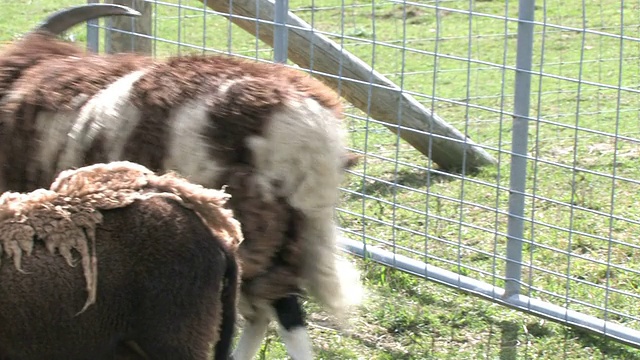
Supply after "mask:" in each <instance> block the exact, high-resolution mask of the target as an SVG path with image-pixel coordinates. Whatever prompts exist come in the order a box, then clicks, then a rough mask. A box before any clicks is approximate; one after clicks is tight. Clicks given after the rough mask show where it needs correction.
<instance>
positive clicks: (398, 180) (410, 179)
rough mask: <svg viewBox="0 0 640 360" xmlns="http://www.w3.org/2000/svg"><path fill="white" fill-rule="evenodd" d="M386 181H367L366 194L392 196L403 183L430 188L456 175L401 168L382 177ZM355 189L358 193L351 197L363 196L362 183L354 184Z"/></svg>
mask: <svg viewBox="0 0 640 360" xmlns="http://www.w3.org/2000/svg"><path fill="white" fill-rule="evenodd" d="M380 178H382V179H383V180H384V181H367V183H366V184H365V186H364V195H368V196H374V197H384V196H391V195H392V194H393V189H394V187H395V186H396V185H402V186H403V187H408V188H413V189H425V190H426V189H428V188H429V187H430V186H431V185H432V184H441V183H446V182H452V181H454V180H456V178H455V177H453V176H450V175H447V174H442V173H436V172H430V171H417V170H413V171H411V170H404V169H403V170H399V171H398V173H397V175H396V176H394V175H393V174H388V175H386V176H382V177H380ZM353 190H355V191H358V193H352V194H350V195H349V198H350V199H359V198H360V197H362V195H363V194H362V193H360V191H362V187H361V186H360V185H358V186H354V187H353Z"/></svg>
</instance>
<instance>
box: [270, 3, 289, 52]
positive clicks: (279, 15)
mask: <svg viewBox="0 0 640 360" xmlns="http://www.w3.org/2000/svg"><path fill="white" fill-rule="evenodd" d="M288 13H289V0H276V8H275V13H274V16H273V22H274V28H273V61H275V62H278V63H283V64H284V63H286V62H287V58H288V56H289V55H288V42H289V36H288V34H289V33H288V32H289V30H288V29H287V17H288Z"/></svg>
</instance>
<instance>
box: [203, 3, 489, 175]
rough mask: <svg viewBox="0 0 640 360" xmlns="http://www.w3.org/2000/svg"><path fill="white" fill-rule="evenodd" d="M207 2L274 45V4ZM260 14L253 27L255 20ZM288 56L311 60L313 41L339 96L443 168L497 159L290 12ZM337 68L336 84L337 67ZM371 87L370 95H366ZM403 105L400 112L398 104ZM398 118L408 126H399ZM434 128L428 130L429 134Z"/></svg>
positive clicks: (319, 67)
mask: <svg viewBox="0 0 640 360" xmlns="http://www.w3.org/2000/svg"><path fill="white" fill-rule="evenodd" d="M200 1H202V2H205V3H206V5H207V6H208V7H210V8H211V9H213V10H215V11H218V12H220V13H223V14H228V12H229V9H230V8H231V9H232V11H233V15H240V16H243V17H248V18H252V19H244V18H239V17H235V16H234V17H231V21H232V22H233V23H234V24H236V25H238V26H239V27H241V28H242V29H244V30H245V31H247V32H249V33H250V34H258V37H259V38H260V40H262V41H264V42H265V43H267V44H269V45H271V46H273V31H274V29H273V20H274V13H275V11H274V10H275V5H274V2H273V1H270V0H233V2H232V4H231V5H232V7H230V4H229V0H200ZM253 19H260V20H264V22H260V23H259V24H260V26H259V27H258V28H257V29H256V24H258V22H257V21H255V20H253ZM287 24H288V25H290V26H291V27H290V28H289V35H288V36H289V51H288V53H289V58H290V59H291V61H293V62H294V63H296V64H298V65H299V66H301V67H304V68H309V67H310V64H311V60H312V59H311V53H310V49H311V44H313V69H314V70H316V71H318V72H322V73H327V74H331V75H334V76H322V75H319V74H317V73H314V75H315V76H319V77H321V78H322V80H323V81H324V82H325V83H326V84H328V85H329V86H331V87H332V88H333V89H336V90H337V89H338V86H339V85H340V86H341V87H342V91H341V93H342V96H344V97H345V98H346V99H347V100H348V101H349V102H351V103H352V104H353V105H355V106H356V107H358V108H359V109H361V110H362V111H364V112H368V113H369V114H370V115H371V116H372V117H373V118H375V119H377V120H379V121H382V122H384V123H386V124H388V125H385V126H387V127H388V128H389V129H390V130H391V131H393V132H394V133H396V132H399V134H400V137H402V139H404V140H405V141H407V142H408V143H409V144H411V145H412V146H413V147H414V148H416V149H417V150H418V151H420V152H421V153H422V154H424V155H425V156H428V157H430V158H431V159H432V160H433V161H434V162H435V163H436V164H438V165H439V166H440V167H441V168H442V169H444V170H449V171H460V170H461V169H462V168H463V156H464V155H465V154H466V161H465V162H464V168H465V169H466V170H471V171H473V170H476V169H478V168H480V167H482V166H486V165H495V164H496V163H497V161H496V160H495V158H493V157H492V156H491V155H490V154H489V153H487V152H486V151H485V150H484V149H482V148H480V147H479V146H477V144H476V143H474V142H473V141H472V140H471V139H469V138H466V137H465V135H464V134H463V133H461V132H460V131H458V130H457V129H456V128H454V127H453V126H451V125H450V124H448V123H447V122H446V121H444V120H443V119H442V118H440V117H439V116H438V115H436V114H433V113H431V111H429V109H427V108H425V107H424V106H423V105H422V104H420V103H419V102H418V101H417V100H416V99H415V98H414V97H412V96H410V95H408V94H406V93H403V92H402V91H401V89H400V87H398V86H397V85H396V84H394V83H393V82H392V81H391V80H389V79H387V78H386V77H384V76H383V75H382V74H380V73H378V72H377V71H375V70H374V69H372V68H371V67H370V66H369V65H368V64H367V63H365V62H364V61H362V60H361V59H359V58H358V57H356V56H355V55H353V54H351V53H349V52H348V51H346V50H344V49H340V46H339V45H338V44H337V43H335V42H334V41H331V40H330V39H329V38H327V37H326V36H323V35H321V34H318V33H316V32H314V31H312V28H311V26H310V25H309V24H308V23H306V22H305V21H303V20H302V19H300V18H299V17H297V16H295V15H294V14H292V13H291V12H289V16H288V18H287ZM340 69H342V74H341V83H340V84H339V82H338V81H339V80H340V79H339V78H338V75H339V73H338V71H339V70H340ZM369 92H371V97H370V99H371V101H369ZM400 106H402V112H401V114H400V118H399V116H398V115H399V113H398V108H399V107H400ZM398 124H400V125H402V126H403V127H406V128H409V129H415V130H418V132H416V131H411V130H400V131H398V129H397V126H398ZM432 134H433V135H432Z"/></svg>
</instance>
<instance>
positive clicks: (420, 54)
mask: <svg viewBox="0 0 640 360" xmlns="http://www.w3.org/2000/svg"><path fill="white" fill-rule="evenodd" d="M78 3H80V2H79V1H67V2H66V3H65V2H64V1H59V2H58V3H56V4H52V5H50V7H46V6H44V7H41V8H40V9H39V12H40V13H41V14H48V13H50V12H51V11H54V10H57V9H58V8H60V7H62V6H66V5H71V4H78ZM147 3H148V5H150V10H149V11H150V15H151V17H150V19H151V22H150V24H151V27H150V30H151V31H150V33H149V34H146V35H142V37H141V38H138V39H142V38H145V37H147V38H151V39H152V43H151V49H150V51H151V53H152V55H153V56H157V57H163V56H166V55H169V54H172V55H173V54H187V53H193V52H196V53H227V54H234V55H236V56H242V57H247V58H252V59H258V60H261V61H273V60H274V58H276V60H277V59H278V58H279V59H281V60H282V59H284V58H283V57H282V54H283V53H282V52H283V51H284V52H285V54H286V52H287V51H288V55H289V58H290V59H291V58H295V59H296V61H295V62H294V61H292V60H289V61H287V63H288V65H290V66H299V67H300V68H301V69H302V70H305V71H309V72H310V73H313V74H315V75H316V76H320V77H324V78H325V79H333V80H331V81H334V82H335V85H334V87H335V89H336V91H338V92H339V93H340V94H341V95H342V96H343V97H345V98H346V97H347V96H350V95H352V94H349V91H352V88H351V86H352V84H353V83H356V84H364V85H368V87H367V89H368V91H366V92H364V94H362V97H360V99H364V101H362V102H361V103H358V104H352V103H349V102H345V104H346V105H347V106H346V108H345V122H346V126H347V128H348V130H349V137H348V144H349V147H350V149H351V150H352V151H354V152H356V153H359V154H361V155H362V159H361V161H360V163H359V165H358V166H357V167H356V168H354V169H352V170H350V171H349V176H348V177H347V180H346V181H345V184H344V187H343V189H342V193H343V196H342V202H341V205H340V207H339V208H338V209H337V216H338V219H339V222H340V225H341V228H342V232H343V235H344V237H345V239H344V241H343V245H344V247H345V249H347V250H348V251H351V252H354V253H356V254H359V255H365V254H368V256H371V257H372V258H373V259H374V260H377V261H380V262H382V263H384V264H386V265H389V266H392V267H396V268H399V269H402V270H404V271H408V272H410V273H412V274H415V275H418V276H422V277H425V278H427V279H430V280H435V281H437V282H441V283H444V284H446V285H449V286H452V287H455V288H459V289H461V290H464V291H467V292H470V293H474V294H476V295H479V296H481V297H485V298H487V299H490V300H492V301H495V302H498V303H501V304H504V305H507V306H510V307H514V308H517V309H519V310H523V311H526V312H531V313H534V314H536V315H539V316H543V317H547V318H551V319H553V320H555V321H558V322H561V323H565V324H569V325H574V326H578V327H582V328H586V329H589V330H593V331H596V332H599V333H602V334H604V335H606V336H609V337H612V338H615V339H617V340H620V341H623V342H626V343H630V344H634V345H636V346H638V345H640V322H639V321H640V309H639V308H638V307H637V306H636V303H637V302H638V297H640V291H638V286H640V285H639V284H640V265H639V264H640V242H639V241H638V240H637V239H636V237H637V234H640V211H639V210H637V206H636V203H635V201H636V199H637V198H639V190H640V187H639V184H640V170H639V169H640V147H639V144H638V142H639V141H640V121H639V120H640V111H639V110H640V106H639V104H640V101H639V100H640V95H639V93H640V41H639V40H640V11H639V10H640V9H639V8H640V1H637V0H636V1H613V0H598V1H590V2H584V1H577V0H569V1H559V0H546V1H542V0H539V1H536V2H534V1H525V0H522V1H520V2H519V3H518V2H515V1H510V2H497V1H454V0H451V1H446V0H435V1H427V0H421V1H413V2H411V1H396V0H384V1H380V0H376V1H374V2H371V1H362V0H351V1H345V0H322V1H320V0H317V1H316V0H295V1H294V0H289V1H288V2H285V1H277V2H276V3H275V4H277V5H278V6H285V7H284V8H285V9H286V8H287V7H288V10H289V11H290V13H291V14H293V15H294V16H295V19H298V20H301V21H303V22H305V23H307V24H308V25H309V26H308V27H306V26H301V25H300V23H299V22H298V23H295V24H294V23H292V22H291V21H292V20H291V19H290V18H289V19H287V17H286V16H284V17H282V15H283V14H284V15H286V13H280V15H278V16H281V18H280V19H283V20H282V21H285V20H284V19H286V22H287V24H288V25H287V29H288V31H287V32H284V33H285V34H288V36H289V41H288V42H285V43H284V44H288V45H289V47H288V49H287V48H286V47H285V48H284V49H283V48H282V46H283V42H280V43H279V45H276V49H277V52H276V53H274V48H273V47H272V46H270V45H269V44H267V43H265V42H263V41H261V40H259V38H262V39H263V40H265V41H267V42H268V40H269V39H273V38H274V37H275V42H276V43H277V41H278V37H279V36H282V35H281V34H282V33H283V32H282V31H281V30H282V27H280V28H278V27H277V26H276V30H270V29H273V26H272V25H273V17H272V18H270V19H263V20H259V21H258V20H256V19H255V17H251V16H248V15H247V14H249V13H252V12H253V13H260V12H261V11H262V12H264V11H266V13H267V14H271V16H273V15H274V14H277V10H275V5H274V3H273V2H268V1H265V2H260V1H241V0H237V1H236V0H234V1H230V2H226V1H222V0H217V1H210V2H209V3H208V4H209V5H210V6H211V7H207V6H206V5H205V4H203V3H202V2H199V1H195V0H184V1H180V0H166V1H147ZM9 6H11V5H9ZM14 6H23V5H14ZM270 6H271V7H270ZM271 8H273V10H265V9H271ZM247 9H248V10H247ZM230 14H231V15H230ZM229 19H231V21H230V20H229ZM128 21H141V20H140V19H137V20H128ZM101 24H102V25H105V24H106V25H108V23H105V22H101ZM238 24H240V26H238ZM247 24H250V26H249V25H247ZM3 29H4V30H3V31H8V32H10V30H7V28H6V27H4V28H3ZM9 29H10V28H9ZM95 29H96V28H93V27H90V28H89V31H88V33H85V31H84V30H83V29H79V30H77V31H76V32H73V33H71V36H75V37H76V39H77V40H79V41H86V36H88V37H89V40H90V41H89V46H90V47H91V46H93V47H94V48H95V49H96V50H98V49H99V50H101V51H102V50H104V49H105V48H104V46H105V45H104V44H105V43H107V44H108V42H107V41H103V39H105V38H108V36H107V31H105V27H104V26H101V27H100V30H99V33H97V32H95V31H96V30H95ZM247 29H249V30H247ZM278 29H280V30H278ZM16 33H17V32H16ZM274 33H276V35H275V36H274V35H273V34H274ZM297 33H306V34H310V37H309V39H311V41H308V42H301V40H300V38H301V37H300V36H298V35H296V34H297ZM265 34H266V35H265ZM292 34H293V35H292ZM3 35H4V36H3V37H6V36H7V35H9V34H3ZM10 35H13V33H11V34H10ZM294 35H295V37H293V38H292V36H294ZM322 39H326V40H328V41H330V42H332V43H330V44H331V46H332V47H333V48H335V49H338V50H339V53H341V54H343V53H345V52H349V53H351V54H353V56H354V57H357V58H358V59H360V60H361V61H362V62H363V64H364V65H368V66H369V67H370V68H364V69H365V70H364V71H363V74H365V75H367V74H368V75H367V76H366V77H365V78H360V77H356V76H355V75H354V74H355V72H354V71H353V69H352V68H351V67H349V66H355V65H353V64H352V63H351V62H349V61H348V59H347V58H343V57H338V58H330V57H327V50H326V49H327V45H326V44H324V43H323V42H322V41H321V40H322ZM133 41H134V42H131V43H129V44H130V45H131V50H136V45H135V41H136V40H135V39H134V40H133ZM138 41H142V40H138ZM294 42H296V43H298V42H300V44H302V45H299V46H296V47H295V48H292V46H291V44H292V43H294ZM98 45H100V46H98ZM107 46H108V45H107ZM345 59H346V60H345ZM327 64H329V65H328V66H327ZM326 68H333V71H328V70H325V69H326ZM360 69H361V70H362V69H363V68H362V67H360ZM380 77H384V78H386V79H388V80H390V81H391V82H393V83H394V84H395V87H389V86H388V85H385V84H386V83H385V84H383V85H380V84H381V82H380V81H379V79H380ZM377 87H381V88H387V89H391V90H393V91H391V93H396V94H401V95H402V96H405V97H408V98H412V99H414V100H415V101H416V102H417V103H419V104H420V106H422V107H424V109H425V112H424V113H427V114H436V115H434V116H437V117H438V118H440V119H442V120H443V121H444V122H446V124H448V125H447V126H450V127H451V129H457V132H458V133H460V134H462V135H463V136H462V137H461V138H459V139H457V140H455V141H449V142H445V145H444V150H442V149H443V140H444V139H446V138H447V135H446V134H443V133H442V132H440V133H438V132H434V131H433V130H434V126H435V125H434V124H433V122H424V123H423V125H424V127H422V128H420V127H416V126H415V123H414V122H409V121H408V117H407V116H408V115H407V114H408V113H409V111H410V110H411V109H414V110H415V107H411V106H410V104H411V103H410V102H407V101H406V100H403V98H400V97H395V98H394V97H392V95H389V94H387V95H384V94H385V93H381V92H377V91H376V90H375V89H376V88H377ZM380 104H384V106H386V107H389V106H387V105H388V104H395V106H392V107H391V108H390V109H389V110H390V113H392V115H394V116H392V118H391V119H381V118H379V117H377V116H373V115H372V108H374V107H376V106H380ZM384 106H383V107H384ZM412 134H413V135H415V136H417V137H418V139H420V141H423V145H424V148H423V149H422V151H421V150H420V149H418V148H417V147H416V146H415V145H416V144H415V143H410V142H408V141H406V140H405V139H406V138H408V137H411V136H412ZM425 135H431V136H425ZM456 144H457V146H462V147H463V148H464V149H465V151H464V152H463V153H462V154H461V156H460V159H459V161H460V164H462V166H457V167H454V168H452V167H451V166H449V165H450V164H448V163H447V162H446V161H435V160H434V159H436V158H437V157H436V156H431V155H434V154H435V153H434V151H436V150H437V151H438V153H444V154H443V157H445V158H446V156H444V155H447V146H452V148H451V153H456V151H455V150H454V149H453V147H455V146H456ZM474 150H475V151H480V152H484V153H485V154H486V156H487V158H489V159H493V160H495V164H492V163H491V161H487V162H486V163H483V164H482V166H478V167H477V169H476V168H474V166H468V165H469V164H470V163H475V161H476V160H477V157H476V155H474V154H473V153H472V151H474ZM456 154H457V153H456ZM452 170H457V171H452Z"/></svg>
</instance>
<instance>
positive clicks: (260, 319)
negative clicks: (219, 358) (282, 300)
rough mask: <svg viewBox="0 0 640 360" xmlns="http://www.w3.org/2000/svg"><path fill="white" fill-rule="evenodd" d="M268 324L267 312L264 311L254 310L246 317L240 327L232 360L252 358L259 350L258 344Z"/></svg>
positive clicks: (251, 359)
mask: <svg viewBox="0 0 640 360" xmlns="http://www.w3.org/2000/svg"><path fill="white" fill-rule="evenodd" d="M268 326H269V314H268V313H267V312H266V311H256V312H255V313H254V314H253V316H252V317H251V318H248V319H246V321H245V323H244V326H243V327H242V334H241V335H240V340H238V345H237V346H236V349H235V350H234V351H233V355H232V357H231V358H232V359H233V360H253V358H254V357H255V356H256V354H257V353H258V350H260V344H262V340H263V339H264V336H265V334H266V332H267V327H268Z"/></svg>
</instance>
